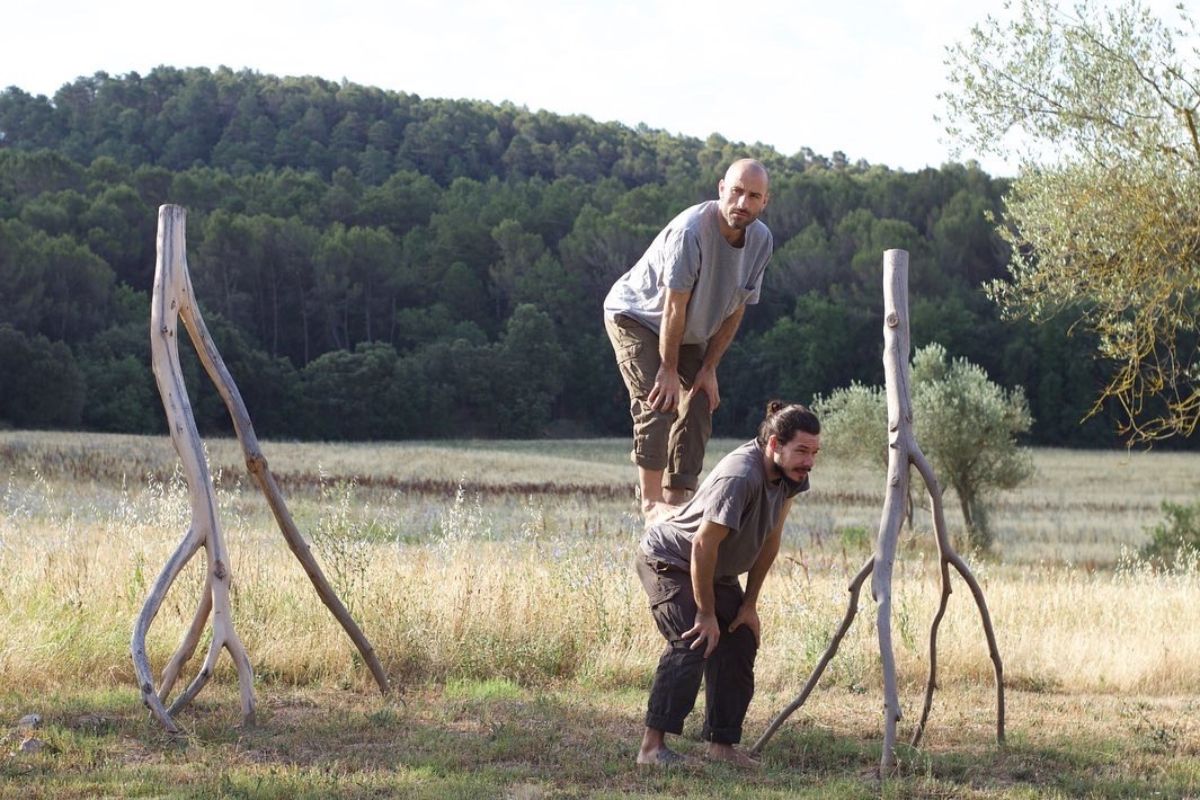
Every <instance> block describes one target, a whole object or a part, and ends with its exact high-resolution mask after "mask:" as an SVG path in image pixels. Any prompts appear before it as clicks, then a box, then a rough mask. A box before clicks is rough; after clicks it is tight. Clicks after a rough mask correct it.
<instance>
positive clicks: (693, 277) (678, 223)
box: [604, 200, 772, 344]
mask: <svg viewBox="0 0 1200 800" xmlns="http://www.w3.org/2000/svg"><path fill="white" fill-rule="evenodd" d="M717 213H718V207H717V201H716V200H709V201H708V202H705V203H701V204H699V205H696V206H692V207H691V208H689V209H687V210H685V211H683V212H682V213H680V214H679V215H678V216H677V217H675V219H673V220H671V221H670V223H668V224H667V227H665V228H663V229H662V231H661V232H660V233H659V234H658V236H657V237H655V239H654V241H653V242H652V243H651V245H650V248H649V249H648V250H646V252H645V254H644V255H642V257H641V258H640V259H639V260H638V262H637V263H636V264H634V265H633V267H632V268H631V269H630V270H629V271H628V272H626V273H625V274H624V275H622V276H621V277H620V278H619V279H618V280H617V282H616V283H614V284H613V287H612V289H610V290H609V292H608V296H607V297H605V298H604V316H605V317H607V318H608V319H610V320H611V319H616V317H617V315H618V314H624V315H625V316H627V317H631V318H633V319H635V320H637V321H638V322H640V323H642V324H643V325H645V326H646V327H647V328H650V329H651V330H652V331H654V332H655V333H661V331H662V317H663V311H664V310H665V308H666V303H667V289H674V290H676V291H681V292H683V291H690V292H691V293H692V296H691V298H690V299H689V300H688V307H687V320H686V325H685V327H684V330H683V339H682V341H681V343H682V344H707V343H708V340H709V339H710V338H712V335H713V334H714V333H716V332H717V328H719V327H721V323H722V322H724V321H725V319H726V318H727V317H728V316H729V315H730V314H732V313H733V312H734V311H736V310H737V308H738V306H741V305H742V304H743V303H745V304H754V303H757V302H758V295H759V291H760V290H761V288H762V279H763V273H764V272H765V271H766V269H767V261H769V260H770V258H771V246H772V240H771V231H770V230H769V229H768V228H767V226H766V225H764V224H763V223H762V222H761V221H759V220H755V221H754V222H753V223H752V224H751V225H749V226H748V227H747V228H746V238H745V240H744V241H743V243H742V246H741V247H734V246H733V245H731V244H729V242H727V241H726V240H725V237H724V236H722V235H721V227H720V223H719V222H718V220H717Z"/></svg>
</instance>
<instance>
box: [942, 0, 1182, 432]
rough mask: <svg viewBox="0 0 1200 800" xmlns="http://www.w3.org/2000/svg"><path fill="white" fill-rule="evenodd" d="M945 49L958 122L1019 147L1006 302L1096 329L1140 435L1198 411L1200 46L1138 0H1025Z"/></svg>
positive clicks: (1127, 419) (966, 134)
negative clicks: (1062, 1)
mask: <svg viewBox="0 0 1200 800" xmlns="http://www.w3.org/2000/svg"><path fill="white" fill-rule="evenodd" d="M1012 10H1013V13H1012V14H1011V16H1009V17H1008V18H1006V19H1003V20H1002V19H996V18H993V17H989V18H988V19H987V21H986V22H985V23H983V24H982V25H980V26H977V27H976V28H974V29H973V31H972V33H971V36H970V38H969V39H968V41H966V42H964V43H961V44H959V45H956V46H955V47H953V48H952V49H951V50H950V55H949V59H948V61H947V64H948V67H949V75H950V80H951V82H952V84H953V89H952V90H951V91H950V92H948V93H946V94H945V95H943V97H944V99H945V101H946V104H947V108H948V118H949V120H950V124H949V127H948V131H949V132H950V134H951V135H952V136H954V137H956V138H958V139H959V140H960V142H962V143H963V144H964V145H971V146H974V147H976V148H978V149H980V150H983V151H991V152H996V153H999V154H1002V155H1008V156H1013V155H1016V156H1019V157H1020V158H1021V160H1022V167H1021V170H1020V174H1019V175H1018V177H1017V178H1016V180H1015V181H1014V182H1013V185H1012V188H1011V191H1010V193H1009V195H1008V196H1007V197H1006V211H1005V214H1004V223H1005V224H1004V225H1002V226H1001V227H1000V229H999V230H1000V233H1001V235H1002V236H1003V238H1004V239H1005V241H1007V242H1008V243H1009V245H1010V252H1011V261H1010V264H1009V270H1010V272H1011V276H1010V280H1006V281H995V282H992V283H991V284H990V285H989V287H988V290H989V293H990V295H991V296H992V297H993V298H994V299H995V300H996V302H997V303H998V304H999V306H1000V308H1001V309H1002V310H1003V311H1004V313H1005V314H1006V315H1008V316H1010V317H1028V318H1030V319H1033V320H1036V321H1041V320H1045V319H1047V318H1050V317H1052V316H1053V315H1055V314H1056V313H1069V314H1071V315H1072V318H1073V319H1074V320H1075V321H1076V322H1077V323H1078V325H1079V327H1080V328H1082V329H1085V330H1088V331H1090V332H1092V333H1093V334H1094V341H1095V345H1096V349H1097V352H1098V354H1099V355H1100V356H1101V357H1102V358H1103V359H1105V360H1106V361H1107V363H1109V364H1110V372H1109V375H1108V378H1107V381H1106V383H1105V385H1104V386H1103V388H1102V390H1101V392H1100V400H1098V401H1097V402H1096V404H1094V406H1093V409H1092V410H1093V411H1095V410H1098V409H1099V408H1100V407H1101V406H1102V404H1103V402H1104V399H1105V398H1114V399H1115V400H1116V401H1117V402H1118V403H1119V404H1120V407H1121V409H1122V411H1123V418H1124V421H1123V426H1124V429H1125V430H1126V431H1127V432H1128V433H1130V434H1131V435H1132V438H1134V439H1135V440H1144V441H1145V440H1155V439H1163V438H1167V437H1171V436H1184V437H1186V436H1188V435H1190V434H1191V433H1192V432H1193V431H1194V430H1195V428H1196V425H1197V423H1200V348H1198V347H1197V344H1198V339H1197V336H1196V331H1197V328H1198V327H1200V48H1197V47H1195V45H1194V39H1193V42H1192V44H1191V51H1190V53H1188V52H1182V51H1180V50H1179V49H1177V44H1176V42H1177V41H1179V42H1181V43H1183V44H1184V45H1185V46H1187V44H1188V42H1187V37H1188V36H1189V35H1190V36H1192V37H1195V36H1196V34H1197V28H1196V26H1195V24H1194V22H1193V21H1192V20H1191V18H1190V17H1189V16H1188V14H1187V12H1186V10H1185V9H1184V7H1183V6H1182V5H1180V6H1179V7H1178V15H1179V17H1178V23H1179V27H1177V28H1172V27H1171V26H1170V25H1168V24H1167V23H1166V22H1164V21H1163V20H1161V19H1159V18H1157V17H1155V16H1154V15H1153V14H1152V13H1151V12H1150V11H1149V10H1148V8H1147V7H1146V6H1144V5H1143V4H1142V2H1140V0H1124V2H1121V3H1119V4H1117V5H1116V6H1114V7H1105V6H1101V5H1098V4H1097V3H1095V2H1092V0H1081V1H1080V2H1077V3H1075V4H1074V5H1072V6H1071V7H1070V8H1065V9H1064V8H1061V7H1060V6H1059V4H1058V2H1056V0H1021V2H1019V3H1014V4H1013V7H1012Z"/></svg>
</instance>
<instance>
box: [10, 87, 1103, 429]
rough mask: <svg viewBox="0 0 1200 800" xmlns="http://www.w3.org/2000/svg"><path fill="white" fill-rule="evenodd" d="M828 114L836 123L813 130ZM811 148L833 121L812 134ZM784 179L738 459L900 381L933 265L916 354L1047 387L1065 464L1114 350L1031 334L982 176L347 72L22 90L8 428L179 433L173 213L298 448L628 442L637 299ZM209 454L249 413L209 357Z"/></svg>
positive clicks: (733, 356) (738, 359)
mask: <svg viewBox="0 0 1200 800" xmlns="http://www.w3.org/2000/svg"><path fill="white" fill-rule="evenodd" d="M809 113H812V114H821V113H836V110H835V109H811V111H810V112H809ZM801 124H802V121H801ZM742 155H753V156H755V157H757V158H759V159H761V160H762V161H764V162H765V163H766V164H767V166H768V167H769V168H770V170H771V194H772V197H771V204H770V207H769V209H768V212H767V214H766V215H765V217H764V219H765V221H766V222H767V223H768V225H769V226H770V227H771V230H772V231H773V233H774V236H775V247H776V249H775V255H774V258H773V260H772V263H771V265H770V267H769V269H768V275H767V279H766V286H765V289H764V292H763V301H762V302H761V303H760V304H759V305H758V306H755V307H752V308H751V309H750V310H749V311H748V313H747V315H746V318H745V321H744V323H743V329H742V332H741V333H740V335H739V336H738V338H737V340H736V342H735V345H734V346H733V348H732V349H731V351H730V352H729V354H728V355H727V356H726V358H725V361H724V363H723V364H722V368H721V370H720V380H721V397H722V405H721V408H720V410H719V411H718V413H717V417H716V420H715V432H716V434H718V435H728V436H748V435H749V434H750V433H751V431H752V430H753V427H754V424H755V422H756V421H757V420H758V419H759V417H760V416H761V409H762V406H763V404H764V402H765V400H767V399H768V398H769V397H772V396H782V397H785V398H789V399H796V400H800V401H809V400H811V398H812V397H813V396H814V395H815V394H818V393H827V392H829V391H830V390H832V389H834V388H836V387H839V386H844V385H847V384H849V383H850V382H851V381H852V380H858V381H861V382H868V383H882V380H883V375H882V366H881V360H880V353H881V347H882V335H881V324H882V320H881V310H880V309H881V305H882V297H881V286H880V284H881V276H880V262H881V257H882V252H883V251H884V250H885V249H887V248H891V247H901V248H905V249H907V250H908V251H909V252H910V253H911V260H912V268H911V276H910V286H911V297H912V301H911V302H912V311H913V321H912V331H913V338H914V344H915V345H917V346H920V345H922V344H925V343H927V342H929V341H934V340H936V341H938V342H940V343H942V344H943V345H944V346H945V347H946V348H947V350H948V351H949V352H950V354H951V355H954V356H963V357H966V358H968V359H970V360H971V361H973V362H976V363H978V364H980V365H982V366H983V367H984V368H985V369H986V370H987V371H988V374H989V375H990V376H991V378H992V379H993V380H995V381H997V382H999V383H1001V384H1004V385H1007V386H1013V385H1018V384H1020V385H1022V386H1024V387H1025V389H1026V391H1027V393H1028V395H1029V398H1030V402H1031V406H1032V410H1033V414H1034V416H1035V418H1036V423H1035V428H1034V437H1035V441H1037V442H1040V443H1054V444H1059V443H1062V444H1067V443H1069V444H1094V445H1100V444H1110V443H1111V442H1112V441H1113V434H1112V430H1111V425H1110V424H1109V423H1108V421H1107V420H1104V419H1093V420H1092V421H1090V422H1089V423H1087V424H1084V425H1080V424H1079V420H1080V418H1081V417H1082V416H1083V415H1084V412H1085V411H1086V410H1087V408H1088V406H1089V404H1090V403H1091V401H1092V399H1093V397H1094V395H1095V392H1096V389H1097V387H1098V385H1099V384H1100V378H1099V377H1098V374H1099V373H1098V370H1097V369H1096V367H1095V365H1094V364H1093V363H1092V361H1091V356H1090V354H1091V352H1092V343H1091V342H1089V341H1086V340H1082V339H1080V338H1078V337H1068V336H1067V335H1066V332H1065V330H1064V328H1063V326H1061V325H1060V326H1057V327H1055V326H1049V327H1040V328H1033V327H1029V326H1024V325H1021V326H1018V325H1013V324H1010V323H1007V322H1002V321H1000V320H999V319H998V318H997V315H996V312H995V310H994V308H993V307H992V305H991V304H990V303H989V302H988V301H987V300H986V299H985V298H984V296H983V293H982V292H981V290H980V283H981V282H982V281H985V280H989V279H992V278H996V277H1001V276H1003V274H1004V264H1005V262H1006V254H1005V253H1004V252H1003V250H1002V246H1001V244H1000V242H999V240H998V239H997V238H996V237H995V236H994V235H993V234H992V231H991V225H990V223H989V222H988V221H987V219H986V214H987V213H988V212H997V211H998V209H999V205H1000V197H1001V195H1002V192H1003V190H1004V188H1005V187H1004V184H1003V182H1001V181H998V180H995V179H992V178H991V177H989V176H988V175H987V174H985V173H983V172H982V171H980V169H979V168H978V167H977V166H975V165H974V164H968V165H965V166H964V165H959V164H948V165H945V166H943V167H942V168H941V169H936V170H935V169H926V170H922V171H920V172H915V173H907V172H900V171H894V170H891V169H888V168H887V167H885V166H879V165H868V164H866V163H864V162H855V163H849V162H848V161H847V159H846V158H845V157H844V156H843V155H842V154H841V153H834V154H832V156H831V157H824V156H821V155H819V154H815V153H813V152H811V151H809V150H802V151H801V152H800V153H796V154H792V155H784V154H781V153H778V152H775V151H774V150H773V149H771V148H769V147H764V146H760V145H752V146H747V145H744V144H742V143H738V142H729V141H726V140H725V139H723V138H721V137H720V136H718V135H715V134H714V135H713V136H710V137H709V138H708V139H707V140H703V141H702V140H699V139H695V138H690V137H682V136H672V135H668V134H666V133H664V132H662V131H657V130H651V129H648V128H644V127H639V128H629V127H627V126H624V125H620V124H616V123H601V122H596V121H594V120H592V119H589V118H587V117H578V116H572V117H564V116H557V115H554V114H551V113H547V112H544V111H539V112H531V111H528V110H527V109H524V108H520V107H516V106H513V105H511V104H502V105H493V104H489V103H481V102H473V101H458V100H438V99H422V98H420V97H417V96H415V95H410V94H404V93H397V92H388V91H383V90H380V89H376V88H372V87H367V86H359V85H355V84H350V83H334V82H330V81H327V80H322V79H319V78H279V77H275V76H270V75H260V74H257V73H253V72H233V71H231V70H227V69H219V70H217V71H215V72H212V71H209V70H206V69H174V68H169V67H160V68H158V69H155V70H154V71H152V72H151V73H150V74H148V75H146V76H140V75H137V74H134V73H130V74H128V75H122V76H110V75H107V74H105V73H96V74H95V75H94V76H92V77H90V78H80V79H79V80H76V81H75V82H74V83H71V84H69V85H66V86H64V87H62V88H61V89H60V90H59V91H58V92H57V93H56V94H55V95H54V97H52V98H47V97H44V96H36V97H35V96H31V95H30V94H28V93H27V92H24V91H22V90H21V89H19V88H17V87H10V88H8V89H6V90H5V91H4V92H3V93H2V94H0V425H5V424H6V425H12V426H18V427H82V428H86V429H91V430H107V431H147V432H158V431H161V430H163V429H164V423H163V413H162V410H161V406H160V404H159V400H158V397H157V394H156V392H155V389H154V384H153V379H152V377H151V374H150V369H149V343H148V334H147V325H148V320H149V300H148V289H149V287H150V284H151V281H152V278H153V271H154V257H155V254H154V233H155V225H156V209H157V207H158V205H159V204H162V203H177V204H180V205H183V206H185V207H187V209H188V214H189V216H188V245H189V265H190V267H191V270H192V274H193V279H194V283H195V288H196V292H197V296H198V300H199V303H200V307H201V309H202V311H203V313H204V314H205V318H206V319H207V320H208V322H209V327H210V328H211V329H212V330H213V333H214V336H215V338H216V340H217V343H218V346H219V347H220V349H221V352H222V354H223V355H224V357H225V360H226V362H227V363H228V365H229V367H230V369H231V371H232V372H233V374H234V377H235V379H236V380H237V382H238V385H239V387H240V388H241V390H242V394H243V395H244V397H245V399H246V402H247V405H248V407H249V409H250V412H251V414H252V416H253V418H254V420H255V425H256V428H257V429H258V431H259V433H260V434H261V435H264V436H268V437H272V436H273V437H301V438H329V439H333V438H408V437H434V436H465V435H472V436H538V435H545V434H609V435H627V432H628V411H627V399H626V398H625V397H624V395H623V389H622V386H621V383H620V379H619V377H618V374H617V370H616V367H615V365H614V363H613V360H612V354H611V349H610V347H609V344H608V341H607V339H606V337H605V334H604V329H603V325H602V323H601V314H600V306H601V300H602V298H603V296H604V294H605V292H606V291H607V289H608V287H609V286H610V285H611V283H612V281H613V280H614V279H615V278H616V277H617V276H618V275H620V274H621V273H622V272H624V271H625V270H626V269H627V268H628V267H629V266H630V265H631V264H632V263H633V262H634V261H635V260H636V259H637V257H638V256H639V255H640V254H641V252H642V250H643V249H644V248H645V247H646V245H647V244H648V243H649V241H650V240H651V239H652V238H653V236H654V234H655V233H656V232H657V231H658V229H659V228H660V227H661V226H662V225H663V224H664V223H665V222H666V221H667V220H668V219H670V218H671V217H672V216H673V215H674V214H675V213H677V212H678V211H679V210H681V209H682V208H684V207H685V206H687V205H690V204H692V203H695V202H697V201H699V200H703V199H708V198H711V197H713V196H715V192H716V184H717V180H718V178H719V176H720V174H721V173H722V172H723V170H724V168H725V167H726V166H727V165H728V164H729V162H730V161H732V160H733V159H734V158H736V157H739V156H742ZM189 365H190V366H189V369H190V370H191V375H190V378H189V380H190V383H191V385H192V387H194V388H195V387H200V388H199V389H198V390H197V391H196V399H195V407H196V413H197V418H198V421H199V423H200V426H201V430H202V431H209V432H216V431H219V430H227V429H228V428H229V423H228V421H227V420H226V418H225V414H224V410H223V407H222V406H221V404H220V401H219V399H218V398H217V396H216V394H215V392H214V391H213V390H212V389H211V387H210V385H209V384H208V382H207V380H206V379H205V380H201V379H200V376H199V371H198V366H197V365H196V364H195V362H194V359H193V360H191V361H189Z"/></svg>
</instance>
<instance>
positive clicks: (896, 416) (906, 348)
mask: <svg viewBox="0 0 1200 800" xmlns="http://www.w3.org/2000/svg"><path fill="white" fill-rule="evenodd" d="M883 296H884V327H883V341H884V353H883V366H884V373H885V376H886V384H887V406H888V431H887V433H888V469H887V487H886V494H885V497H884V505H883V514H882V517H881V519H880V522H879V535H878V537H877V539H876V542H875V553H874V555H873V556H872V558H871V560H870V561H868V562H867V564H866V565H865V566H864V567H863V568H862V569H861V570H860V571H859V573H858V575H857V576H856V577H855V579H854V581H853V582H852V583H851V586H850V594H851V597H850V603H849V606H848V608H847V611H846V616H845V618H844V619H843V620H842V625H841V627H840V628H839V629H838V631H837V633H836V634H835V636H834V639H833V641H832V642H831V644H830V646H829V648H828V649H827V650H826V651H825V655H824V656H823V657H822V659H821V661H820V662H819V663H818V664H817V667H816V669H814V671H813V673H812V675H811V676H810V678H809V680H808V682H807V683H806V684H805V687H804V690H803V691H802V692H801V694H800V696H799V697H798V698H797V699H796V700H795V701H794V702H793V703H791V704H790V705H789V706H787V707H786V708H785V709H784V710H783V711H782V712H781V713H780V714H779V715H777V716H776V718H775V719H774V720H773V721H772V722H771V724H770V726H769V727H768V729H767V731H766V733H764V734H763V735H762V737H761V738H759V740H758V741H757V742H756V743H755V744H754V747H753V749H752V750H753V752H758V751H760V750H761V749H762V747H763V745H765V744H766V742H767V740H768V739H769V738H770V737H771V736H772V735H773V734H774V733H775V731H776V730H777V729H778V728H779V726H780V724H781V723H782V722H783V720H784V719H786V718H787V716H788V715H790V714H791V713H792V712H793V711H795V710H796V709H798V708H799V707H800V706H801V705H803V703H804V701H805V699H807V697H808V694H809V692H811V691H812V688H813V687H814V686H815V685H816V681H817V679H818V678H819V677H820V675H821V672H822V671H823V670H824V669H825V666H826V664H828V662H829V660H830V659H831V658H832V657H833V655H834V654H835V653H836V652H837V647H838V644H839V643H840V642H841V639H842V636H843V635H845V632H846V630H847V629H848V628H849V626H850V623H851V621H852V620H853V617H854V616H855V614H856V613H857V608H858V589H859V587H860V586H861V583H862V581H863V580H864V579H865V578H866V576H867V575H868V574H870V575H871V595H872V596H873V597H874V598H875V601H876V603H877V604H878V610H877V629H878V633H879V654H880V661H881V664H882V668H883V695H884V720H883V722H884V734H883V755H882V758H881V762H880V775H881V776H886V775H888V774H889V773H890V772H892V771H893V770H894V769H895V767H896V753H895V742H896V723H897V722H899V721H900V719H901V710H900V701H899V692H898V690H897V683H896V663H895V658H894V651H893V647H892V623H891V612H892V567H893V565H894V564H895V560H896V544H897V541H898V539H899V532H900V527H901V524H902V523H903V521H904V517H905V514H906V512H908V511H910V510H911V502H908V501H909V498H910V494H909V488H910V471H909V467H910V465H912V466H915V467H916V468H917V470H918V472H919V473H920V474H921V478H922V480H923V481H924V482H925V486H926V488H927V489H928V491H929V500H930V506H931V509H932V512H933V518H934V532H935V535H936V538H937V545H938V555H939V566H940V569H941V575H942V581H941V588H942V594H941V603H940V605H939V607H938V611H937V614H936V616H935V617H934V620H933V623H932V626H931V629H930V637H929V647H930V653H929V682H928V684H927V685H926V694H925V705H924V710H923V712H922V714H921V719H920V722H919V723H918V725H917V729H916V732H915V733H914V735H913V746H916V744H917V743H918V742H919V741H920V737H921V734H922V732H923V731H924V728H925V723H926V721H927V719H928V716H929V711H930V708H931V707H932V704H933V689H934V686H935V683H936V674H937V669H936V668H937V631H938V625H939V624H940V623H941V620H942V616H943V615H944V613H945V611H946V605H947V600H948V598H949V596H950V582H949V580H950V576H949V567H950V566H953V567H954V568H955V570H957V571H958V573H959V574H960V575H961V576H962V578H963V580H965V581H966V582H967V585H968V586H969V587H970V588H971V593H972V596H973V597H974V598H975V603H976V605H977V606H978V608H979V612H980V616H981V617H982V620H983V628H984V633H985V635H986V637H987V642H988V650H989V653H990V655H991V658H992V663H993V666H994V667H995V674H996V706H997V715H996V718H997V721H996V739H997V741H998V742H999V743H1001V744H1003V743H1004V681H1003V668H1002V666H1001V663H1000V651H999V649H998V648H997V647H996V638H995V633H994V631H993V630H992V623H991V617H990V615H989V614H988V610H987V603H986V602H985V601H984V598H983V591H982V589H980V587H979V584H978V582H977V581H976V580H975V578H974V576H973V575H972V574H971V572H970V570H969V569H968V568H967V565H966V563H965V562H964V561H963V560H962V559H961V558H960V557H959V556H958V554H957V553H956V552H955V551H954V549H953V548H952V547H951V546H950V542H949V538H948V536H947V534H946V524H945V515H944V513H943V510H942V492H941V488H940V486H939V485H938V482H937V478H936V476H934V474H933V470H932V468H931V467H930V465H929V463H928V461H927V460H926V458H925V455H924V453H922V452H921V448H920V446H919V445H918V444H917V441H916V437H915V436H914V434H913V425H912V394H911V391H910V384H911V381H910V375H909V354H910V352H911V344H910V339H909V327H908V253H907V252H905V251H904V250H888V251H887V252H886V253H884V255H883ZM960 499H961V495H960Z"/></svg>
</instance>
